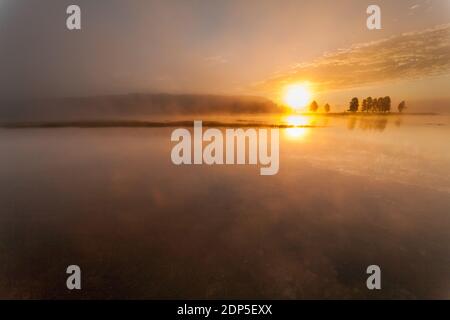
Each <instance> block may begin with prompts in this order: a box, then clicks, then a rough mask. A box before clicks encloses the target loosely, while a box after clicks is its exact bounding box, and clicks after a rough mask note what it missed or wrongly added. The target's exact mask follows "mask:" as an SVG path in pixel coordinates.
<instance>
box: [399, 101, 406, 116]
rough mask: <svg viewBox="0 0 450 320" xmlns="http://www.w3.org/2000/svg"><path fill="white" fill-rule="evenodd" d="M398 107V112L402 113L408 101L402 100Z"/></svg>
mask: <svg viewBox="0 0 450 320" xmlns="http://www.w3.org/2000/svg"><path fill="white" fill-rule="evenodd" d="M397 109H398V112H400V113H402V112H403V110H405V109H406V102H405V101H402V102H400V104H399V105H398V107H397Z"/></svg>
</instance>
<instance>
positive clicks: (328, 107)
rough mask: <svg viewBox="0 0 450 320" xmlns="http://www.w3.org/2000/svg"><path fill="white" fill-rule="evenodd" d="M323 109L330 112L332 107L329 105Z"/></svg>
mask: <svg viewBox="0 0 450 320" xmlns="http://www.w3.org/2000/svg"><path fill="white" fill-rule="evenodd" d="M323 109H324V110H325V112H330V105H329V104H328V103H327V104H326V105H325V106H324V107H323Z"/></svg>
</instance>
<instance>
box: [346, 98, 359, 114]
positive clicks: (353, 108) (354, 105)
mask: <svg viewBox="0 0 450 320" xmlns="http://www.w3.org/2000/svg"><path fill="white" fill-rule="evenodd" d="M358 107H359V100H358V98H356V97H355V98H353V99H352V101H350V106H349V109H348V111H350V112H356V111H358Z"/></svg>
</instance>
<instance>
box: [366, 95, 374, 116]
mask: <svg viewBox="0 0 450 320" xmlns="http://www.w3.org/2000/svg"><path fill="white" fill-rule="evenodd" d="M372 108H373V100H372V97H368V98H367V110H366V111H367V112H369V111H373V109H372Z"/></svg>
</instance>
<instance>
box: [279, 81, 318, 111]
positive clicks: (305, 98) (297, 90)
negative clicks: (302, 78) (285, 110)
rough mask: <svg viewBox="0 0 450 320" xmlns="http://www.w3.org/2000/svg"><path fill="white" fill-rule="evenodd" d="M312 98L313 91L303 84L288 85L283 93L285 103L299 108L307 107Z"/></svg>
mask: <svg viewBox="0 0 450 320" xmlns="http://www.w3.org/2000/svg"><path fill="white" fill-rule="evenodd" d="M310 100H311V92H310V91H309V90H308V87H307V86H306V85H303V84H294V85H290V86H288V87H287V88H286V90H285V92H284V95H283V101H284V103H286V104H287V105H288V106H289V107H291V108H293V109H297V110H298V109H301V108H304V107H306V105H307V104H308V103H309V102H310Z"/></svg>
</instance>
